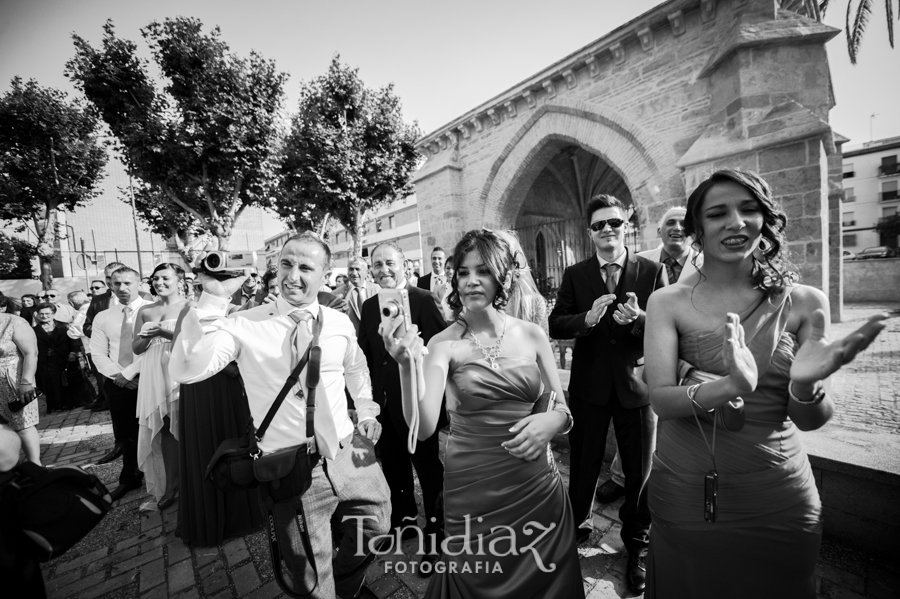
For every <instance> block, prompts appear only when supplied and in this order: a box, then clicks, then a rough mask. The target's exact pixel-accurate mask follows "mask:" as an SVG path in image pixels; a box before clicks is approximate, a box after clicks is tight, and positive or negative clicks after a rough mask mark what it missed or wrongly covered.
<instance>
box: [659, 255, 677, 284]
mask: <svg viewBox="0 0 900 599" xmlns="http://www.w3.org/2000/svg"><path fill="white" fill-rule="evenodd" d="M663 263H664V264H665V265H666V273H667V274H668V275H669V285H674V284H675V282H676V281H678V277H680V276H681V264H680V263H679V262H678V260H676V259H675V258H673V257H672V256H669V257H668V258H666V259H665V260H664V261H663Z"/></svg>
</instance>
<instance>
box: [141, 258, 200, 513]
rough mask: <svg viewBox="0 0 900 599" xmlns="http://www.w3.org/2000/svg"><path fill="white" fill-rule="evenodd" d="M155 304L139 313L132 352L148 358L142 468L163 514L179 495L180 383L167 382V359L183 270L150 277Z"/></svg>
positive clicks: (162, 269) (162, 270) (166, 268)
mask: <svg viewBox="0 0 900 599" xmlns="http://www.w3.org/2000/svg"><path fill="white" fill-rule="evenodd" d="M150 293H151V294H152V295H153V296H155V297H156V301H155V302H154V303H152V304H147V305H145V306H143V307H141V308H140V310H138V313H137V316H135V319H134V330H135V331H139V332H138V333H137V334H135V336H134V344H133V349H134V353H135V355H140V354H144V359H143V360H142V361H141V378H140V382H139V384H138V399H137V411H138V414H137V415H138V423H139V424H140V429H139V431H138V451H137V454H138V467H139V468H140V469H141V471H142V472H143V473H144V475H145V477H146V482H147V492H148V493H150V494H151V495H153V497H154V498H155V499H156V501H157V506H158V507H159V509H160V510H164V509H166V508H167V507H169V506H170V505H172V503H174V502H175V497H176V493H177V491H178V383H175V382H173V381H172V379H171V378H170V377H169V356H170V355H171V353H172V337H173V331H174V329H175V321H176V320H177V319H178V314H179V312H181V309H182V308H183V307H184V305H185V303H186V302H187V299H186V298H185V296H184V269H183V268H181V267H180V266H178V265H177V264H169V263H163V264H160V265H159V266H157V267H156V268H154V269H153V274H151V275H150Z"/></svg>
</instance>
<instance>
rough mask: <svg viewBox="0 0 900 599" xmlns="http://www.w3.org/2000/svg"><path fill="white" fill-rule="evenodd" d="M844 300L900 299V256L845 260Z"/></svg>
mask: <svg viewBox="0 0 900 599" xmlns="http://www.w3.org/2000/svg"><path fill="white" fill-rule="evenodd" d="M844 300H845V301H848V302H896V301H898V300H900V258H887V259H883V260H848V261H846V262H844Z"/></svg>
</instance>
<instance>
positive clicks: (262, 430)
mask: <svg viewBox="0 0 900 599" xmlns="http://www.w3.org/2000/svg"><path fill="white" fill-rule="evenodd" d="M321 332H322V307H321V306H320V307H319V317H318V318H317V319H316V322H315V324H314V325H313V338H312V341H310V343H309V346H308V347H307V348H306V351H305V352H304V353H303V357H302V358H300V361H299V362H298V363H297V365H296V366H295V367H294V369H293V370H292V371H291V374H290V375H289V376H288V378H287V380H286V381H285V382H284V386H282V387H281V391H279V393H278V396H277V397H276V398H275V401H274V402H272V406H271V407H270V408H269V411H268V412H267V413H266V417H265V418H263V421H262V424H260V425H259V428H258V429H257V430H256V440H257V441H261V440H262V438H263V435H265V434H266V430H267V429H268V428H269V425H270V424H272V419H273V418H275V414H276V413H277V412H278V408H280V407H281V404H282V403H284V398H285V397H287V394H288V393H289V392H290V390H291V389H293V388H294V385H296V384H297V381H298V380H299V378H300V373H301V372H303V368H304V367H305V366H306V363H307V362H308V361H309V360H310V355H311V354H314V355H315V360H314V361H313V362H312V363H311V364H310V370H313V369H315V376H314V378H313V377H312V376H311V375H312V373H310V372H307V373H306V381H307V387H309V390H310V393H309V395H310V398H311V399H312V400H313V405H315V391H314V389H315V387H316V385H318V384H319V366H320V356H321V350H320V349H319V334H320V333H321ZM313 349H315V350H316V351H315V352H313V351H312V350H313ZM311 382H314V383H315V385H312V384H310V383H311ZM310 398H307V415H306V432H307V435H306V436H307V437H311V436H312V435H313V432H312V430H313V429H312V420H311V418H310V414H309V412H310V410H309V399H310Z"/></svg>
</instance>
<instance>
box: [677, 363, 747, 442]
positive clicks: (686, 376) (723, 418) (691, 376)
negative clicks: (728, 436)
mask: <svg viewBox="0 0 900 599" xmlns="http://www.w3.org/2000/svg"><path fill="white" fill-rule="evenodd" d="M720 378H723V377H721V376H719V375H718V374H713V373H711V372H704V371H703V370H698V369H697V368H695V367H694V366H693V365H692V364H690V363H689V362H685V361H684V360H678V384H679V385H682V386H689V385H699V384H701V383H709V382H712V381H716V380H718V379H720ZM698 405H699V404H698ZM698 416H699V418H700V420H703V421H705V422H707V423H709V424H713V422H714V421H715V420H716V419H718V423H719V425H720V426H721V427H722V428H724V429H725V430H727V431H729V432H732V433H736V432H738V431H739V430H741V429H742V428H744V421H745V416H744V400H743V399H741V398H740V397H735V398H734V399H732V400H730V401H728V402H726V403H725V404H723V405H721V406H719V407H718V408H713V409H712V410H704V411H702V412H700V413H699V414H698Z"/></svg>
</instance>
